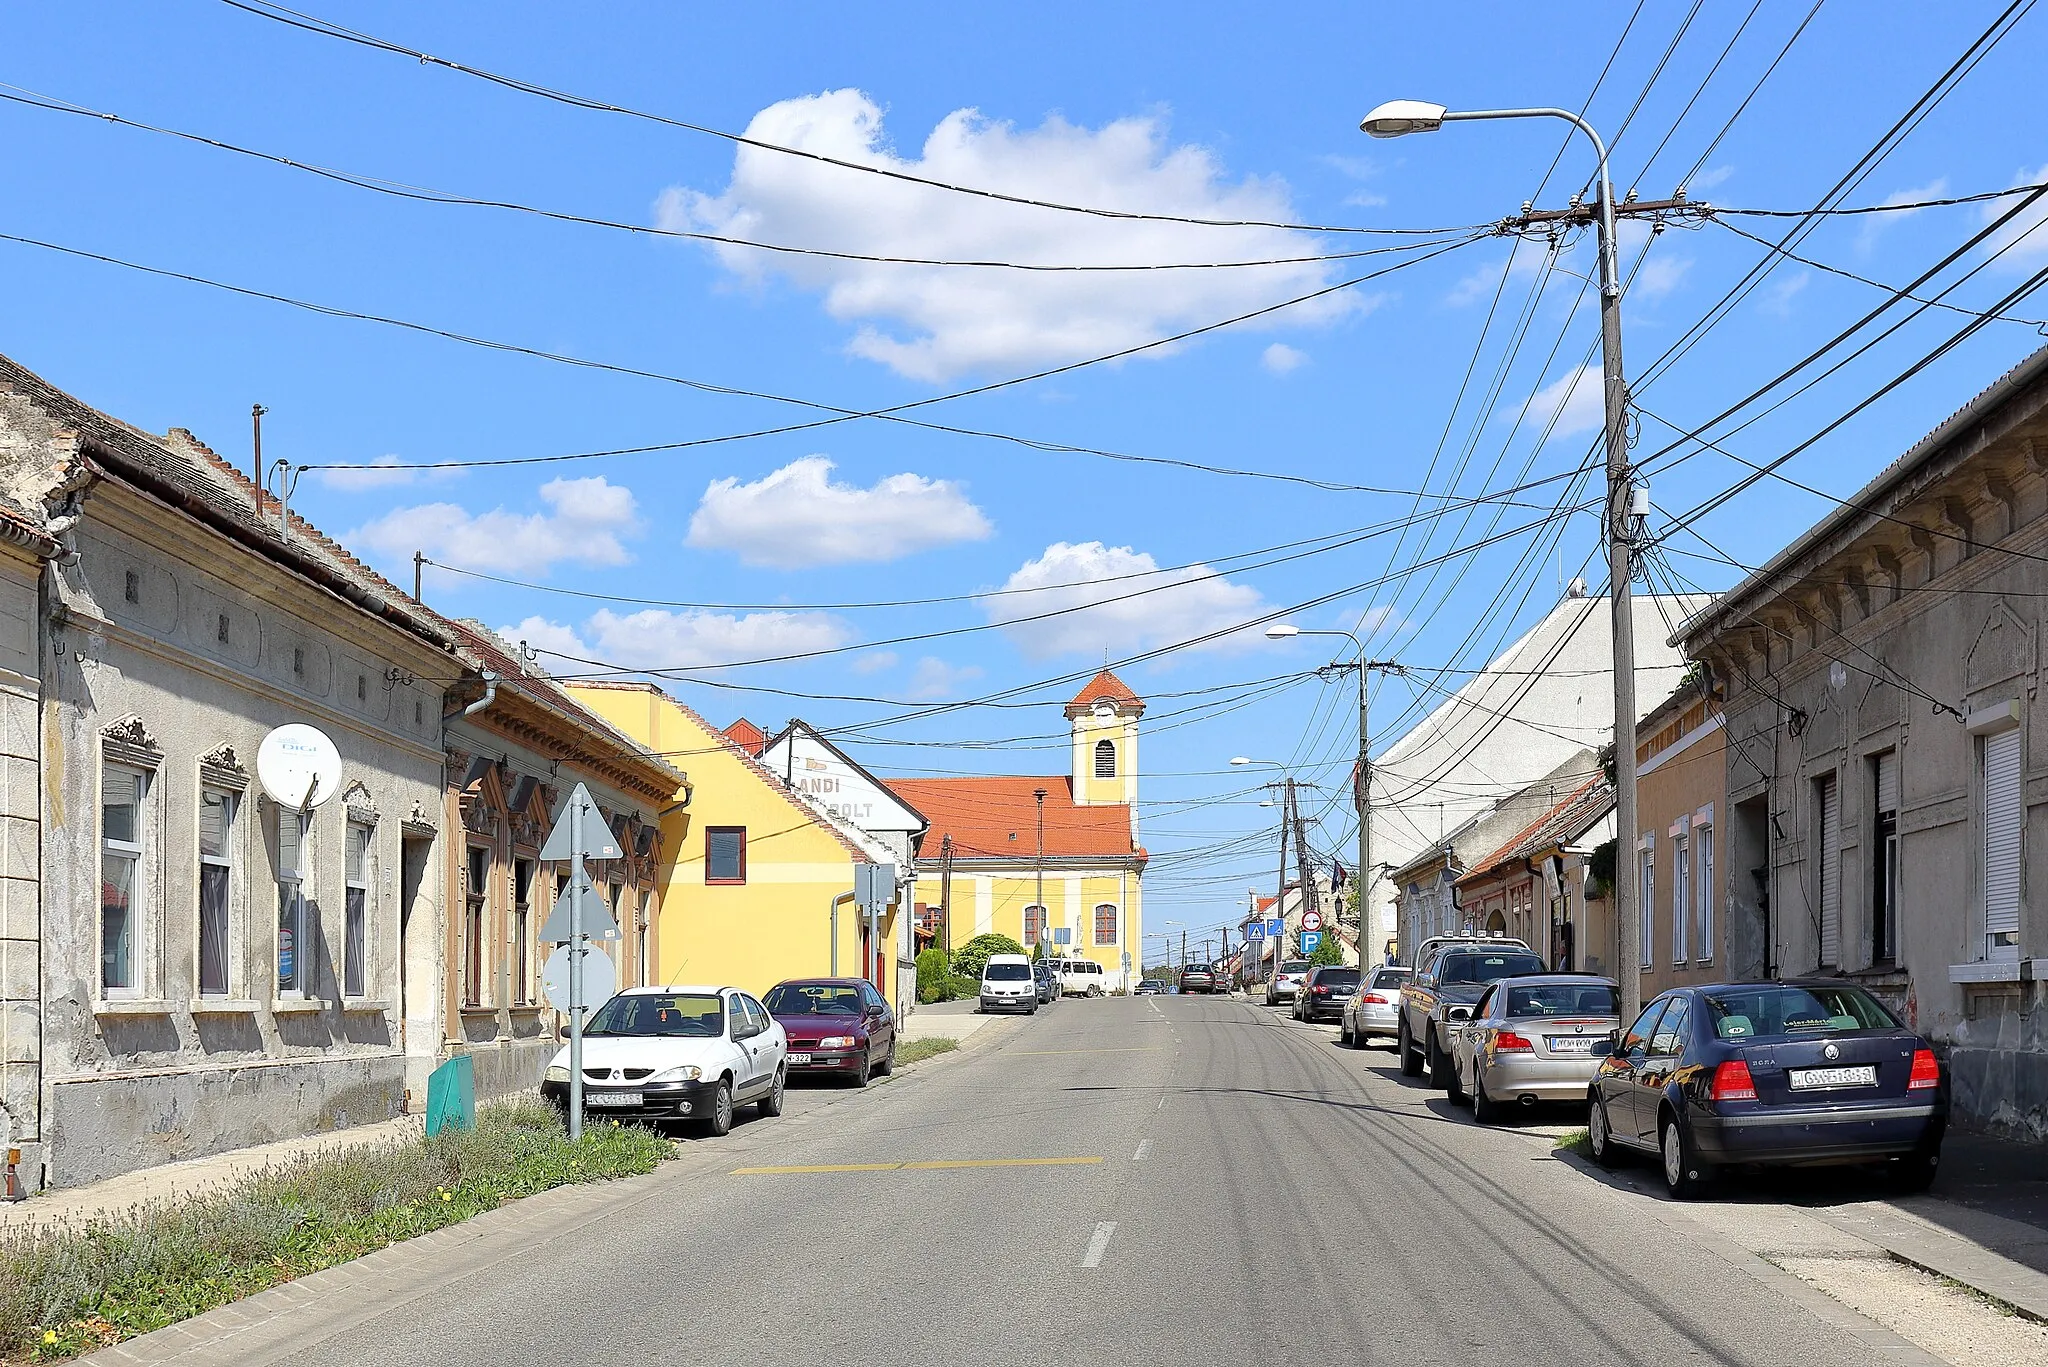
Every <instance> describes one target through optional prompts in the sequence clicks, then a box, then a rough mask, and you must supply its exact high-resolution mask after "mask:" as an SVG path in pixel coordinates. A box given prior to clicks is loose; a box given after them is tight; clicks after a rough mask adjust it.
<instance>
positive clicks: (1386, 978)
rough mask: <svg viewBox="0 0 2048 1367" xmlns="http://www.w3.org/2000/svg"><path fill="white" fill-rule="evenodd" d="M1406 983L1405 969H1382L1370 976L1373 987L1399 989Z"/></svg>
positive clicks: (1406, 971)
mask: <svg viewBox="0 0 2048 1367" xmlns="http://www.w3.org/2000/svg"><path fill="white" fill-rule="evenodd" d="M1407 981H1408V970H1407V969H1405V968H1383V969H1381V970H1380V971H1379V972H1377V973H1375V974H1373V975H1372V985H1373V986H1374V987H1399V986H1400V985H1401V984H1402V983H1404V982H1407Z"/></svg>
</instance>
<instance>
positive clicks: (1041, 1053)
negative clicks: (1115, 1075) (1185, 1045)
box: [1010, 1044, 1166, 1058]
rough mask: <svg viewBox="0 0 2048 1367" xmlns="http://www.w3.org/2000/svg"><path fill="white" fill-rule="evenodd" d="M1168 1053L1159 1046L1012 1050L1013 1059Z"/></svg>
mask: <svg viewBox="0 0 2048 1367" xmlns="http://www.w3.org/2000/svg"><path fill="white" fill-rule="evenodd" d="M1164 1052H1166V1051H1165V1050H1164V1049H1162V1048H1160V1047H1159V1046H1158V1045H1156V1044H1155V1045H1152V1046H1151V1047H1149V1048H1138V1049H1012V1050H1011V1051H1010V1057H1011V1058H1044V1057H1046V1056H1047V1055H1049V1054H1160V1053H1164Z"/></svg>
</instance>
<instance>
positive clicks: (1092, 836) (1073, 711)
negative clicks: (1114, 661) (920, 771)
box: [889, 669, 1147, 992]
mask: <svg viewBox="0 0 2048 1367" xmlns="http://www.w3.org/2000/svg"><path fill="white" fill-rule="evenodd" d="M1144 712H1145V704H1144V701H1143V700H1142V699H1140V698H1139V697H1138V696H1137V694H1135V693H1133V692H1132V691H1131V690H1130V688H1129V687H1128V686H1126V685H1125V684H1124V682H1123V681H1122V680H1121V679H1119V678H1117V677H1116V675H1114V674H1112V673H1110V672H1109V671H1108V670H1106V669H1105V670H1103V671H1102V672H1101V673H1099V674H1097V675H1096V676H1095V677H1094V678H1093V679H1092V680H1090V681H1089V683H1088V685H1087V686H1086V687H1085V688H1083V689H1082V690H1081V691H1080V693H1078V694H1077V695H1076V696H1075V697H1074V698H1073V700H1072V701H1070V702H1069V703H1068V704H1067V706H1066V716H1067V721H1068V725H1069V727H1070V728H1071V730H1072V744H1071V747H1070V755H1069V766H1068V772H1067V773H1065V774H1048V775H1043V776H1038V775H1000V776H991V777H973V778H930V779H897V780H893V781H891V782H890V783H889V788H890V790H891V791H892V792H894V793H895V794H896V795H897V796H898V797H900V798H901V799H902V800H903V801H904V802H906V803H908V804H909V805H910V806H911V807H914V808H915V809H916V810H917V811H918V812H919V813H921V814H922V815H923V816H924V817H925V818H926V819H927V820H928V821H929V822H930V827H929V829H927V830H926V831H925V832H924V835H923V838H922V840H921V841H920V843H919V848H918V860H917V869H918V876H917V883H916V888H915V892H914V898H915V901H916V903H917V908H916V910H917V913H918V915H919V918H920V923H921V924H932V923H934V922H942V923H943V925H944V927H945V930H944V932H943V933H944V934H945V935H946V937H947V938H948V939H949V940H950V942H951V943H952V944H953V945H954V946H958V945H961V944H964V943H966V942H967V941H968V940H970V939H972V938H974V937H975V936H976V935H985V934H988V933H990V932H996V933H1000V934H1003V935H1008V936H1010V937H1011V938H1012V939H1014V940H1017V941H1018V942H1019V943H1021V944H1023V945H1024V946H1025V948H1026V949H1027V950H1030V949H1033V948H1035V947H1037V946H1038V945H1040V944H1043V945H1044V948H1045V954H1046V956H1047V957H1057V958H1072V959H1086V960H1089V961H1092V962H1093V963H1095V964H1097V965H1099V966H1100V969H1101V973H1100V975H1099V977H1100V979H1101V983H1100V986H1101V990H1103V991H1105V992H1118V991H1124V990H1127V989H1128V988H1130V987H1131V986H1133V985H1135V984H1136V982H1137V979H1138V973H1139V965H1140V964H1141V963H1142V962H1143V959H1144V955H1143V952H1142V951H1143V946H1144V888H1143V883H1144V872H1145V863H1146V857H1147V856H1146V853H1145V850H1144V847H1143V846H1142V845H1140V844H1139V843H1138V830H1137V816H1136V813H1137V800H1138V723H1139V719H1140V718H1141V717H1142V716H1143V715H1144ZM1086 976H1088V977H1090V978H1092V977H1095V976H1097V975H1094V974H1089V975H1086Z"/></svg>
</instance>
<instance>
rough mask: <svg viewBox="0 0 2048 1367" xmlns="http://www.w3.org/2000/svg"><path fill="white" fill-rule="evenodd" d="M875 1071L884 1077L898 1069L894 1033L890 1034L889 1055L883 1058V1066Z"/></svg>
mask: <svg viewBox="0 0 2048 1367" xmlns="http://www.w3.org/2000/svg"><path fill="white" fill-rule="evenodd" d="M875 1071H876V1072H878V1073H880V1074H881V1075H882V1076H883V1077H888V1076H889V1075H890V1074H891V1073H893V1072H895V1071H896V1037H895V1036H894V1035H891V1036H889V1056H888V1057H887V1058H885V1059H883V1060H882V1066H881V1067H879V1068H877V1069H875Z"/></svg>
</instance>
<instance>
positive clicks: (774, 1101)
mask: <svg viewBox="0 0 2048 1367" xmlns="http://www.w3.org/2000/svg"><path fill="white" fill-rule="evenodd" d="M788 1090H789V1069H788V1067H786V1066H785V1067H781V1068H777V1069H776V1070H775V1085H774V1086H772V1087H770V1088H769V1089H768V1095H766V1096H764V1097H762V1098H761V1099H760V1100H759V1101H757V1102H755V1103H754V1104H755V1106H756V1107H758V1108H759V1109H760V1112H761V1114H762V1115H765V1116H778V1115H781V1114H782V1098H783V1094H784V1093H785V1092H787V1091H788Z"/></svg>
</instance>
